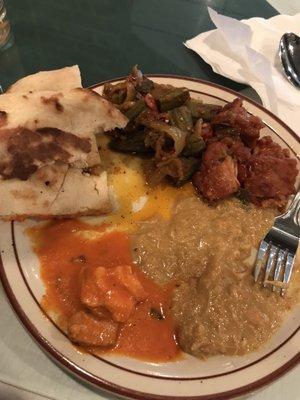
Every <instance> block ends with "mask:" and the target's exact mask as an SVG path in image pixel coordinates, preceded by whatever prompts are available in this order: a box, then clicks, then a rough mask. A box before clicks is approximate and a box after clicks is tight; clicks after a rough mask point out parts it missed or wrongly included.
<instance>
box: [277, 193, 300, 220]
mask: <svg viewBox="0 0 300 400" xmlns="http://www.w3.org/2000/svg"><path fill="white" fill-rule="evenodd" d="M299 209H300V190H298V192H297V193H296V194H295V196H294V198H293V200H292V201H291V204H290V205H289V207H288V209H287V210H286V212H285V213H284V214H282V216H281V217H283V218H288V219H292V220H293V221H294V223H295V224H297V225H299V220H298V214H299Z"/></svg>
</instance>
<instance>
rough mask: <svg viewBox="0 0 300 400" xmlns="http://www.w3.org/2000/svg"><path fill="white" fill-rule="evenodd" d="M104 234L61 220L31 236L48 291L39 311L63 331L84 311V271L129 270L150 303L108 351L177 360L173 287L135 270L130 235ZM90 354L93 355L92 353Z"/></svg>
mask: <svg viewBox="0 0 300 400" xmlns="http://www.w3.org/2000/svg"><path fill="white" fill-rule="evenodd" d="M105 229H106V226H105V225H101V226H94V225H88V224H85V223H83V222H80V221H78V220H65V221H54V222H50V223H48V224H46V225H43V226H42V227H37V228H31V229H30V230H29V235H30V237H31V238H32V239H33V242H34V251H35V252H36V254H37V255H38V257H39V260H40V273H41V278H42V280H43V282H44V284H45V287H46V293H45V296H44V298H43V300H42V307H43V309H44V310H45V311H46V312H47V314H49V315H52V316H53V315H54V316H55V320H56V321H58V324H59V326H60V327H61V328H62V329H63V330H64V331H66V327H67V322H68V319H69V318H70V317H71V316H72V315H73V314H74V313H75V312H76V311H80V310H84V309H85V307H84V305H83V304H82V303H81V302H80V284H81V282H80V275H81V274H80V272H81V270H82V268H86V267H87V266H88V268H96V267H99V266H102V267H107V268H109V267H114V266H118V265H131V266H132V267H133V268H134V271H135V272H136V274H137V276H138V278H139V280H140V282H141V283H142V285H143V287H144V289H145V290H146V292H147V293H148V298H147V299H146V300H145V301H143V302H141V303H138V304H137V306H136V308H135V311H134V313H133V314H132V315H131V317H130V318H129V320H127V321H126V322H125V323H123V324H122V325H121V328H120V332H119V336H118V340H117V344H116V346H115V347H114V348H113V349H110V350H107V351H110V352H113V353H118V354H123V355H127V356H131V357H135V358H139V359H144V360H148V361H154V362H155V361H156V362H162V361H170V360H172V359H175V358H176V357H178V355H179V347H178V345H177V342H176V338H175V334H174V326H173V321H172V316H171V313H170V312H169V304H170V298H171V292H172V288H173V285H168V286H164V287H162V286H160V285H158V284H156V283H155V282H153V281H152V280H151V279H149V278H148V277H147V276H146V275H145V274H144V273H143V272H142V271H141V270H140V269H139V268H138V267H136V266H134V265H133V262H132V255H131V247H130V239H129V237H128V235H127V234H126V233H124V232H120V231H113V232H109V233H106V232H105ZM84 231H88V232H91V231H92V232H94V233H96V235H95V237H93V239H92V240H91V239H90V238H87V237H86V236H85V235H82V234H81V233H82V232H84ZM101 233H102V234H101ZM80 256H84V258H85V260H86V262H85V264H84V265H83V264H82V263H80V262H78V258H79V257H80ZM74 260H77V261H74ZM79 260H80V258H79ZM156 310H159V311H162V314H163V316H164V319H158V318H156V317H157V315H155V311H156ZM88 350H92V351H93V352H95V348H93V349H91V348H90V349H88ZM98 350H99V348H97V349H96V352H98ZM101 352H102V353H103V349H101Z"/></svg>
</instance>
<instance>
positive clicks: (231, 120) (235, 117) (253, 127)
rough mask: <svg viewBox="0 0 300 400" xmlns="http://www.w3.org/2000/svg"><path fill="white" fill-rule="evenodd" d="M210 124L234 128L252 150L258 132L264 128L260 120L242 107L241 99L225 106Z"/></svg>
mask: <svg viewBox="0 0 300 400" xmlns="http://www.w3.org/2000/svg"><path fill="white" fill-rule="evenodd" d="M211 124H212V125H213V126H216V125H225V126H230V127H232V128H235V129H236V130H237V132H238V133H239V135H240V138H241V140H242V141H243V142H244V143H245V144H246V146H248V147H251V148H253V147H254V146H255V144H256V142H257V140H258V138H259V132H260V130H261V129H262V128H263V127H264V124H263V122H262V120H261V119H260V118H258V117H256V116H254V115H251V114H249V113H248V112H247V110H246V109H245V108H244V107H243V102H242V100H241V99H239V98H237V99H235V100H233V102H232V103H228V104H226V105H225V106H224V107H223V109H222V110H221V111H220V112H219V113H218V114H217V115H216V116H215V117H214V118H213V119H212V121H211Z"/></svg>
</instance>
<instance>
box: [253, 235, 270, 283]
mask: <svg viewBox="0 0 300 400" xmlns="http://www.w3.org/2000/svg"><path fill="white" fill-rule="evenodd" d="M268 248H269V243H268V242H266V241H265V240H262V241H261V242H260V246H259V249H258V252H257V256H256V261H255V270H254V281H255V282H257V280H258V277H259V274H260V271H261V269H262V266H263V263H264V259H265V256H266V254H267V251H268Z"/></svg>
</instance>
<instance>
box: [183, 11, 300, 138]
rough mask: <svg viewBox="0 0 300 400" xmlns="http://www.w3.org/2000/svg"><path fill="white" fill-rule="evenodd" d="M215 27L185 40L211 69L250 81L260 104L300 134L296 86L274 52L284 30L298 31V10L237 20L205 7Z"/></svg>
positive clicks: (242, 80) (299, 114) (299, 100)
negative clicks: (289, 13)
mask: <svg viewBox="0 0 300 400" xmlns="http://www.w3.org/2000/svg"><path fill="white" fill-rule="evenodd" d="M208 12H209V15H210V18H211V19H212V21H213V23H214V24H215V26H216V27H217V29H215V30H212V31H209V32H204V33H201V34H200V35H198V36H196V37H194V38H193V39H190V40H187V41H186V42H185V45H186V47H188V48H189V49H191V50H194V51H195V52H196V53H197V54H199V56H201V57H202V58H203V59H204V61H206V62H207V63H208V64H210V65H211V66H212V69H213V70H214V72H216V73H218V74H220V75H224V76H226V77H227V78H230V79H232V80H234V81H236V82H240V83H244V84H248V85H250V86H251V87H252V88H253V89H254V90H255V91H256V92H257V93H258V95H259V96H260V98H261V100H262V102H263V105H264V106H265V107H266V108H267V109H269V110H270V111H272V112H273V113H274V114H276V115H278V116H279V117H280V118H281V119H282V120H283V121H284V122H285V123H286V124H287V125H289V126H290V127H291V128H292V129H293V130H294V131H295V132H296V133H297V134H299V135H300V89H297V88H295V87H293V86H292V85H291V84H290V83H289V82H288V81H287V79H286V77H285V76H284V74H283V72H282V68H281V64H280V59H279V56H278V54H277V52H278V46H279V40H280V38H281V36H282V35H283V34H284V33H285V32H294V33H296V34H297V35H300V13H299V14H296V15H294V16H289V15H277V16H275V17H273V18H270V19H267V20H266V19H264V18H251V19H248V20H242V21H238V20H236V19H234V18H230V17H226V16H224V15H221V14H218V13H217V12H215V11H214V10H213V9H211V8H208Z"/></svg>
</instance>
